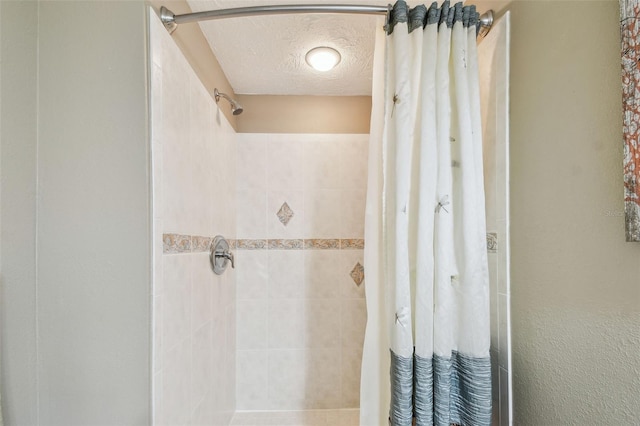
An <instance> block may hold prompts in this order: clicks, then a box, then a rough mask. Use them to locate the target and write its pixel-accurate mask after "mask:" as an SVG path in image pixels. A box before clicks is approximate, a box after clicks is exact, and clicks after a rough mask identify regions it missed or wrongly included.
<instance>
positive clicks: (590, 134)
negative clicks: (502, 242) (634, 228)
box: [509, 0, 640, 425]
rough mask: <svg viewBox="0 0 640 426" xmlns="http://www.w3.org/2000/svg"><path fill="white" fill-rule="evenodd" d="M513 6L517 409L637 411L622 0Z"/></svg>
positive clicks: (636, 264) (631, 417)
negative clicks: (622, 79) (626, 218)
mask: <svg viewBox="0 0 640 426" xmlns="http://www.w3.org/2000/svg"><path fill="white" fill-rule="evenodd" d="M509 9H510V10H511V14H512V15H511V16H512V26H511V28H512V33H511V34H512V38H511V42H512V45H511V47H512V49H511V52H512V56H511V64H512V68H511V137H510V139H511V153H510V158H511V168H510V169H511V170H510V172H511V232H512V238H511V241H512V250H511V266H512V267H511V271H512V277H511V301H512V307H511V314H512V338H513V388H514V415H515V417H514V423H515V424H519V425H556V424H568V423H571V424H581V425H605V424H606V425H611V424H626V425H629V424H637V423H638V418H640V404H639V403H638V395H640V261H639V260H640V244H638V243H626V242H625V234H624V214H623V211H624V205H623V198H622V197H623V191H622V184H623V182H622V147H623V143H622V109H621V105H622V104H621V83H620V33H619V22H618V21H619V11H618V2H617V1H615V0H611V1H566V2H565V1H554V2H537V1H514V2H512V3H511V5H510V6H509ZM577 16H579V19H576V17H577Z"/></svg>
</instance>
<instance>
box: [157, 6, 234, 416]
mask: <svg viewBox="0 0 640 426" xmlns="http://www.w3.org/2000/svg"><path fill="white" fill-rule="evenodd" d="M150 58H151V60H150V67H151V70H150V71H151V73H150V82H151V91H150V93H151V123H152V129H151V133H152V168H153V211H154V285H153V323H154V330H153V341H154V347H153V419H154V424H155V425H176V424H181V425H193V424H210V425H213V424H215V425H226V424H229V422H230V420H231V417H232V415H233V412H234V410H235V362H236V354H235V346H236V343H235V316H236V313H235V273H234V270H231V269H230V268H229V269H228V270H227V271H226V272H225V273H224V274H223V275H221V276H217V275H214V273H213V272H212V270H211V267H210V265H209V256H208V253H207V252H206V250H207V249H208V241H209V239H210V238H211V237H213V236H215V235H217V234H222V235H224V236H225V237H226V238H229V239H234V238H235V229H236V223H235V211H236V210H235V196H236V194H235V175H236V172H235V162H236V159H235V155H236V152H235V150H236V148H235V147H236V145H235V137H236V135H235V133H234V131H233V129H232V128H231V126H230V125H229V123H228V122H227V121H226V119H225V118H224V116H223V115H222V114H221V113H220V112H219V111H218V109H217V106H216V104H215V102H214V101H213V100H212V98H211V96H210V95H209V94H208V93H207V92H206V90H205V89H204V87H203V86H202V84H201V83H200V81H199V80H198V78H197V77H196V75H195V73H194V72H193V70H192V69H191V68H190V66H189V65H188V63H187V61H186V59H185V58H184V57H183V56H182V54H181V52H180V50H179V49H178V47H177V46H176V45H175V43H174V42H173V40H172V39H171V37H170V36H169V35H168V34H167V31H166V30H165V29H164V27H163V26H162V24H161V23H160V21H159V20H158V18H157V17H156V15H155V14H154V13H153V12H152V13H150ZM171 234H178V235H180V236H181V237H176V236H174V235H171ZM163 235H165V240H166V242H165V244H164V247H163ZM172 241H173V242H176V241H177V242H179V243H180V249H179V250H176V249H174V248H172Z"/></svg>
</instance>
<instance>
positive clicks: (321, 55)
mask: <svg viewBox="0 0 640 426" xmlns="http://www.w3.org/2000/svg"><path fill="white" fill-rule="evenodd" d="M340 59H341V57H340V52H338V51H337V50H336V49H332V48H331V47H324V46H323V47H316V48H314V49H311V50H310V51H308V52H307V55H306V56H305V60H306V61H307V64H309V65H310V66H311V67H313V69H315V70H318V71H323V72H324V71H329V70H330V69H332V68H333V67H335V66H336V65H338V64H339V63H340Z"/></svg>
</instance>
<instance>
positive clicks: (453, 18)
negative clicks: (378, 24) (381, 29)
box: [385, 0, 480, 34]
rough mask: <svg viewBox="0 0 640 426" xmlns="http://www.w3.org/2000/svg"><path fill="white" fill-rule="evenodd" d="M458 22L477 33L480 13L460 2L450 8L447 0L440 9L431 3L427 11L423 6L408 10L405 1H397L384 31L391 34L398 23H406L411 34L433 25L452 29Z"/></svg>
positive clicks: (474, 7) (471, 6)
mask: <svg viewBox="0 0 640 426" xmlns="http://www.w3.org/2000/svg"><path fill="white" fill-rule="evenodd" d="M458 21H462V24H463V25H464V27H465V28H468V27H474V26H475V27H476V33H477V31H478V29H479V28H480V26H479V23H480V13H478V12H477V11H476V6H475V5H469V6H463V4H462V2H459V3H456V4H455V5H454V6H453V7H451V6H450V3H449V0H446V1H445V2H444V3H442V6H441V7H438V3H437V2H433V3H431V6H429V8H428V9H427V7H426V6H425V5H423V4H420V5H418V6H416V7H414V8H410V7H409V6H407V3H406V2H405V1H403V0H398V1H397V2H396V3H395V4H394V5H393V7H392V8H391V10H390V11H389V16H388V17H387V24H386V25H385V30H386V31H387V34H391V33H392V32H393V28H394V27H395V26H396V24H398V23H399V22H406V23H407V24H408V26H409V32H412V31H413V30H415V29H416V28H424V27H425V26H427V25H433V24H438V25H440V24H443V23H446V24H447V27H448V28H452V27H453V24H455V23H456V22H458Z"/></svg>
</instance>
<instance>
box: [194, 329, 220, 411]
mask: <svg viewBox="0 0 640 426" xmlns="http://www.w3.org/2000/svg"><path fill="white" fill-rule="evenodd" d="M212 333H213V330H212V326H211V322H209V323H207V324H205V325H203V326H202V327H200V329H198V330H196V331H195V332H194V333H193V338H192V344H193V346H192V349H191V397H190V401H191V407H190V408H191V410H192V411H193V410H196V408H197V407H198V406H200V404H201V403H202V402H203V400H204V398H205V396H206V395H207V393H208V392H209V391H210V390H211V387H212V386H213V385H214V382H213V364H212V363H211V357H212V356H213V342H212V338H213V336H212ZM204 410H205V407H200V411H201V412H202V411H204Z"/></svg>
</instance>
